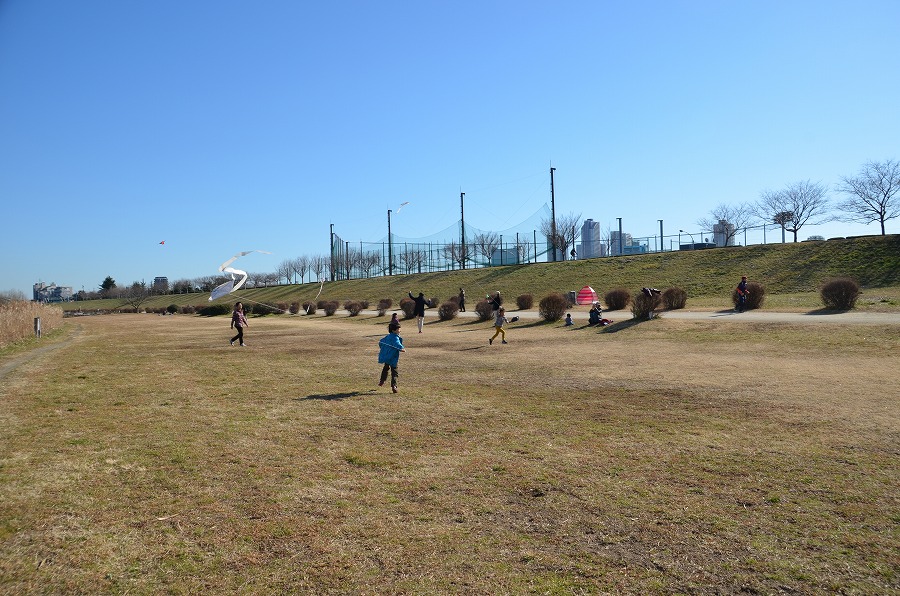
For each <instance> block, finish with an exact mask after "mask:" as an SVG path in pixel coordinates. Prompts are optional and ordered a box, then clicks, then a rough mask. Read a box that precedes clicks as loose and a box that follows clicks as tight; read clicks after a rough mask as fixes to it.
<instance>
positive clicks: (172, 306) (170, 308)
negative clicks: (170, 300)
mask: <svg viewBox="0 0 900 596" xmlns="http://www.w3.org/2000/svg"><path fill="white" fill-rule="evenodd" d="M166 311H167V312H168V313H169V314H170V315H174V314H175V313H177V312H178V305H177V304H170V305H169V306H167V307H166Z"/></svg>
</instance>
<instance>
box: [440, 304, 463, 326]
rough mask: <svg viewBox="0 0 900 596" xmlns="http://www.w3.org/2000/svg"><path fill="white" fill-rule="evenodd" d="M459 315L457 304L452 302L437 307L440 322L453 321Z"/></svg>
mask: <svg viewBox="0 0 900 596" xmlns="http://www.w3.org/2000/svg"><path fill="white" fill-rule="evenodd" d="M458 314H459V304H458V303H457V302H456V301H454V300H448V301H446V302H444V303H443V304H441V305H440V306H439V307H438V318H439V319H440V320H442V321H449V320H450V319H455V318H456V315H458Z"/></svg>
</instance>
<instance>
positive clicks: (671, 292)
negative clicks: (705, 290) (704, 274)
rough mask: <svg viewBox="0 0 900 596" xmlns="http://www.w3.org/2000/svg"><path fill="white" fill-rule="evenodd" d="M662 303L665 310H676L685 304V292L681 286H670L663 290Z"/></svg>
mask: <svg viewBox="0 0 900 596" xmlns="http://www.w3.org/2000/svg"><path fill="white" fill-rule="evenodd" d="M662 304H663V306H664V307H665V308H666V310H678V309H679V308H684V307H685V305H686V304H687V292H685V291H684V290H683V289H682V288H678V287H671V288H666V289H665V290H663V293H662Z"/></svg>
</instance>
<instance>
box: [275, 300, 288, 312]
mask: <svg viewBox="0 0 900 596" xmlns="http://www.w3.org/2000/svg"><path fill="white" fill-rule="evenodd" d="M275 306H276V307H278V310H279V311H280V312H281V314H284V313H286V312H287V311H288V305H287V302H278V303H276V304H275Z"/></svg>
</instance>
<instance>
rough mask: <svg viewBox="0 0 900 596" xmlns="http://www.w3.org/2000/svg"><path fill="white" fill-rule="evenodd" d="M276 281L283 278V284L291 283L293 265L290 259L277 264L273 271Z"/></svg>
mask: <svg viewBox="0 0 900 596" xmlns="http://www.w3.org/2000/svg"><path fill="white" fill-rule="evenodd" d="M275 273H276V274H277V275H278V279H279V280H280V279H282V278H284V281H285V283H291V277H292V276H293V275H294V264H293V262H292V261H291V260H290V259H287V260H284V261H282V262H281V263H279V264H278V267H277V268H276V269H275Z"/></svg>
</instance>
